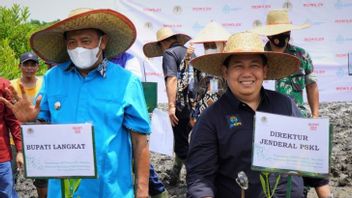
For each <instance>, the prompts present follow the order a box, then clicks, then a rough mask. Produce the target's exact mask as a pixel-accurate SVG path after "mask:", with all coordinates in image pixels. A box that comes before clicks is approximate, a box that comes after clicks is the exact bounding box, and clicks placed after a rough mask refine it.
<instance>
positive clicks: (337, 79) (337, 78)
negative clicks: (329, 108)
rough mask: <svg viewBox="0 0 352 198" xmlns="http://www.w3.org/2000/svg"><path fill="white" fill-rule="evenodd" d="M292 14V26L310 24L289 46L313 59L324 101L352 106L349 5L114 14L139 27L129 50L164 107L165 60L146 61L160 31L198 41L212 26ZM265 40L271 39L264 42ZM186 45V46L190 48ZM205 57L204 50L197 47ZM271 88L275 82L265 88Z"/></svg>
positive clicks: (184, 4) (206, 5)
mask: <svg viewBox="0 0 352 198" xmlns="http://www.w3.org/2000/svg"><path fill="white" fill-rule="evenodd" d="M279 8H287V9H289V15H290V20H291V21H292V23H293V24H303V23H309V24H311V27H310V28H307V29H304V30H293V31H292V32H291V41H290V42H291V43H292V44H294V45H297V46H299V47H302V48H304V49H305V50H306V51H307V52H308V53H309V54H310V56H311V58H312V60H313V64H314V66H315V70H314V73H315V74H316V75H317V77H318V87H319V91H320V101H321V102H333V101H351V100H352V76H349V75H348V52H351V51H352V12H351V9H352V1H351V0H331V1H330V0H313V1H312V0H309V1H308V0H297V1H293V0H283V1H277V0H238V1H229V0H218V1H214V0H177V1H176V0H169V1H161V0H159V1H150V0H117V2H116V9H117V10H118V11H121V12H122V13H124V14H126V15H127V16H128V17H130V19H131V20H132V21H133V22H134V24H135V25H136V27H137V41H136V43H135V44H134V45H133V46H132V48H131V51H132V53H134V54H135V55H136V56H137V57H138V58H139V59H140V61H141V62H142V63H143V64H142V66H143V71H144V72H145V75H146V76H145V78H146V79H145V80H147V81H153V82H158V97H159V98H158V101H159V103H166V102H167V99H166V94H165V85H164V78H163V73H162V66H161V58H159V57H158V58H152V59H147V58H146V57H145V56H144V54H143V51H142V47H143V45H144V44H145V43H147V42H150V41H155V40H156V31H157V30H158V29H159V28H161V27H171V28H172V29H174V30H175V31H176V32H182V33H186V34H188V35H190V36H191V37H195V36H196V35H197V34H198V33H199V31H200V30H201V29H202V28H203V27H204V26H205V25H206V24H207V23H209V22H210V21H212V20H214V21H216V22H218V23H220V24H222V25H223V26H224V28H225V29H227V30H228V31H229V32H230V33H236V32H241V31H246V30H249V29H251V28H253V27H255V26H258V25H263V24H265V21H266V14H267V13H268V11H269V10H271V9H279ZM263 40H264V41H266V40H267V39H266V38H264V37H263ZM187 45H188V44H186V46H187ZM195 47H196V54H197V55H198V56H199V55H202V54H203V51H202V46H200V45H195ZM266 85H270V86H268V88H273V86H272V83H267V84H265V86H266Z"/></svg>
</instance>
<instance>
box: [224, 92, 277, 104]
mask: <svg viewBox="0 0 352 198" xmlns="http://www.w3.org/2000/svg"><path fill="white" fill-rule="evenodd" d="M224 95H225V96H226V97H227V98H228V99H229V100H230V101H231V104H232V105H233V106H234V107H235V108H243V107H248V108H249V106H248V105H247V104H246V103H244V102H241V101H240V100H238V99H237V98H236V96H235V95H233V93H232V92H231V90H230V89H227V91H226V92H225V94H224ZM269 102H270V99H269V96H268V95H267V93H266V92H265V89H264V87H262V88H261V89H260V103H259V106H258V109H259V108H260V106H262V105H263V104H269Z"/></svg>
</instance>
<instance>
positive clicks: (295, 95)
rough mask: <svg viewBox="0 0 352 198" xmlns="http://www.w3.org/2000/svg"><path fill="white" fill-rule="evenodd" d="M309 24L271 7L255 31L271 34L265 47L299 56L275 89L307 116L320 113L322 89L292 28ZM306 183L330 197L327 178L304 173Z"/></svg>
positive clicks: (285, 11) (278, 81) (310, 61)
mask: <svg viewBox="0 0 352 198" xmlns="http://www.w3.org/2000/svg"><path fill="white" fill-rule="evenodd" d="M309 26H310V25H308V24H303V25H293V24H292V23H291V21H290V20H289V17H288V10H286V9H279V10H271V11H269V13H268V15H267V18H266V25H265V26H262V27H257V28H254V29H253V30H252V31H253V32H256V33H258V34H262V35H265V36H267V37H268V39H269V41H268V42H267V43H266V45H265V50H266V51H275V52H285V53H288V54H291V55H293V56H296V57H297V58H299V59H300V61H301V64H300V70H299V71H297V72H296V73H294V74H291V75H290V76H288V77H285V78H282V79H279V80H276V82H275V90H276V91H278V92H280V93H283V94H285V95H287V96H289V97H291V98H292V99H293V100H294V101H295V103H296V104H297V106H298V108H299V109H300V110H301V113H302V114H303V115H304V116H305V117H313V118H317V117H319V91H318V85H317V79H316V77H315V75H314V74H313V64H312V60H311V58H310V56H309V54H308V53H307V52H306V51H305V50H304V49H302V48H300V47H297V46H294V45H292V44H289V40H290V35H291V30H299V29H304V28H307V27H309ZM283 67H284V65H283ZM304 89H306V93H307V101H308V104H309V107H310V110H311V111H310V112H311V114H310V112H309V111H308V109H306V108H305V106H304V102H303V90H304ZM304 184H305V185H306V186H311V187H314V188H315V191H316V193H317V195H318V197H319V198H326V197H331V192H330V188H329V180H328V179H319V178H308V177H304ZM308 189H309V188H308ZM306 196H307V192H306Z"/></svg>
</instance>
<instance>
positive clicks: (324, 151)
mask: <svg viewBox="0 0 352 198" xmlns="http://www.w3.org/2000/svg"><path fill="white" fill-rule="evenodd" d="M288 123H289V124H288ZM254 126H255V127H254V128H255V130H254V140H253V160H252V169H254V170H266V171H269V172H284V173H290V174H299V175H307V176H312V177H324V176H327V175H328V174H329V161H330V160H329V151H330V149H329V146H330V133H329V119H328V118H319V119H307V118H296V117H290V116H282V115H275V114H270V113H263V112H256V115H255V123H254Z"/></svg>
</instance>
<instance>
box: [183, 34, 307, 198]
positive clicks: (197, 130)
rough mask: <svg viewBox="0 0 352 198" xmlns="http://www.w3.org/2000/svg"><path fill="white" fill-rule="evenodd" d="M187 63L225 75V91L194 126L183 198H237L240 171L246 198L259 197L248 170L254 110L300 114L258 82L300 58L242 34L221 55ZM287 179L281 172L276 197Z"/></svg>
mask: <svg viewBox="0 0 352 198" xmlns="http://www.w3.org/2000/svg"><path fill="white" fill-rule="evenodd" d="M283 63H284V64H285V65H286V66H285V67H282V66H281V65H282V64H283ZM191 64H192V65H193V66H194V67H195V68H196V69H198V70H200V71H203V72H207V73H209V74H212V75H216V76H222V77H224V78H225V80H226V82H227V85H228V89H227V91H226V93H224V95H222V97H221V98H220V99H219V100H218V101H216V102H215V103H214V104H213V105H212V106H210V107H209V108H208V109H207V110H206V111H204V112H203V114H202V115H201V116H200V118H199V119H198V121H197V124H196V125H195V127H194V128H193V132H192V137H191V142H190V148H189V153H188V158H187V164H186V167H187V188H188V197H220V198H222V197H224V198H225V197H226V198H227V197H239V196H240V194H241V188H240V187H239V186H238V185H237V183H236V179H235V178H236V177H237V175H238V173H240V172H242V171H243V172H244V173H245V174H246V175H247V177H248V181H249V184H248V190H247V191H246V197H251V198H254V197H263V196H264V195H263V194H262V188H261V184H260V176H259V175H260V172H256V171H253V170H251V154H252V144H253V120H254V116H255V112H256V111H263V112H268V113H274V114H280V115H287V116H300V113H299V110H298V108H297V107H296V105H295V104H294V103H293V101H292V100H291V99H290V98H288V97H287V96H284V95H282V94H280V93H277V92H275V91H270V90H266V89H264V88H263V86H262V84H263V81H264V80H266V79H280V78H282V77H284V76H287V75H289V74H291V73H293V72H295V71H296V70H298V65H299V60H298V59H297V58H296V57H294V56H291V55H288V54H284V53H278V52H265V51H264V46H263V43H262V40H261V38H260V37H259V35H257V34H254V33H248V32H245V33H237V34H233V35H232V36H231V37H230V38H229V39H228V41H227V43H226V46H225V48H224V51H223V52H222V53H215V54H209V55H204V56H200V57H198V58H195V59H193V60H192V61H191ZM270 181H271V182H272V181H275V178H270ZM286 183H287V176H286V175H281V179H280V183H279V186H278V188H277V190H276V192H275V197H285V193H286V192H285V191H286ZM271 184H272V185H271V186H274V185H273V183H271ZM291 196H292V197H302V196H303V180H302V178H301V177H298V176H293V178H292V191H291Z"/></svg>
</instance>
